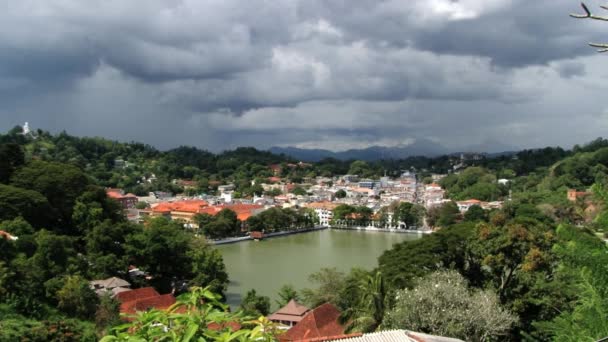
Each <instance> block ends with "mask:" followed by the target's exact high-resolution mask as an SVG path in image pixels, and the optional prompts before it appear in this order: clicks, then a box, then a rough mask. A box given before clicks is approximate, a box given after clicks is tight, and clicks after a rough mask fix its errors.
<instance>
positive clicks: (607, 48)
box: [589, 43, 608, 52]
mask: <svg viewBox="0 0 608 342" xmlns="http://www.w3.org/2000/svg"><path fill="white" fill-rule="evenodd" d="M589 45H590V46H593V47H596V48H599V49H598V50H597V52H608V44H605V43H589Z"/></svg>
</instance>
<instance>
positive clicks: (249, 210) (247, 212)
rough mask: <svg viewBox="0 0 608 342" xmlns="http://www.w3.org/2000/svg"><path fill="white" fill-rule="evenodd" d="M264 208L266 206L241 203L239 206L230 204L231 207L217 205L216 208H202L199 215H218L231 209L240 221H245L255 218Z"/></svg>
mask: <svg viewBox="0 0 608 342" xmlns="http://www.w3.org/2000/svg"><path fill="white" fill-rule="evenodd" d="M262 208H264V206H262V205H257V204H241V203H239V204H230V205H215V206H211V207H206V208H201V209H199V211H198V213H199V214H203V213H205V214H209V215H216V214H217V213H219V212H220V211H222V209H230V210H232V211H234V212H235V213H236V217H237V218H238V219H239V220H241V221H245V220H247V219H248V218H249V217H251V216H253V214H254V212H255V211H257V210H260V209H262Z"/></svg>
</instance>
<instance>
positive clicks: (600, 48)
mask: <svg viewBox="0 0 608 342" xmlns="http://www.w3.org/2000/svg"><path fill="white" fill-rule="evenodd" d="M581 7H582V8H583V11H585V14H576V13H570V16H571V17H572V18H576V19H593V20H601V21H608V17H602V16H599V15H594V14H591V11H590V10H589V8H588V7H587V5H585V3H584V2H581ZM600 8H602V9H604V10H608V6H600ZM589 45H590V46H593V47H596V48H598V50H597V52H600V53H601V52H608V44H605V43H589Z"/></svg>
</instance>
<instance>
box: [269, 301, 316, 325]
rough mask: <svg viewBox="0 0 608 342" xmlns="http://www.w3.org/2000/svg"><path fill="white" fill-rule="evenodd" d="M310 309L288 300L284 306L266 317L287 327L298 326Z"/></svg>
mask: <svg viewBox="0 0 608 342" xmlns="http://www.w3.org/2000/svg"><path fill="white" fill-rule="evenodd" d="M309 311H310V309H309V308H308V307H306V306H304V305H302V304H299V303H298V302H296V301H295V300H293V299H292V300H290V301H289V303H287V304H286V305H285V306H283V307H282V308H280V309H279V310H277V311H276V312H274V313H273V314H272V315H270V316H268V319H269V320H271V321H273V322H275V323H279V324H282V325H284V326H287V327H293V326H294V325H296V324H298V323H299V322H300V321H301V320H302V319H303V318H304V316H305V315H306V314H307V313H308V312H309Z"/></svg>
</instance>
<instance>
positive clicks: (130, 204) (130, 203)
mask: <svg viewBox="0 0 608 342" xmlns="http://www.w3.org/2000/svg"><path fill="white" fill-rule="evenodd" d="M106 195H107V196H108V197H109V198H112V199H114V200H116V201H117V202H118V203H120V205H121V206H122V207H123V208H124V209H132V208H135V205H136V204H137V202H138V199H137V196H135V195H133V194H125V192H124V191H123V190H122V189H106Z"/></svg>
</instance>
